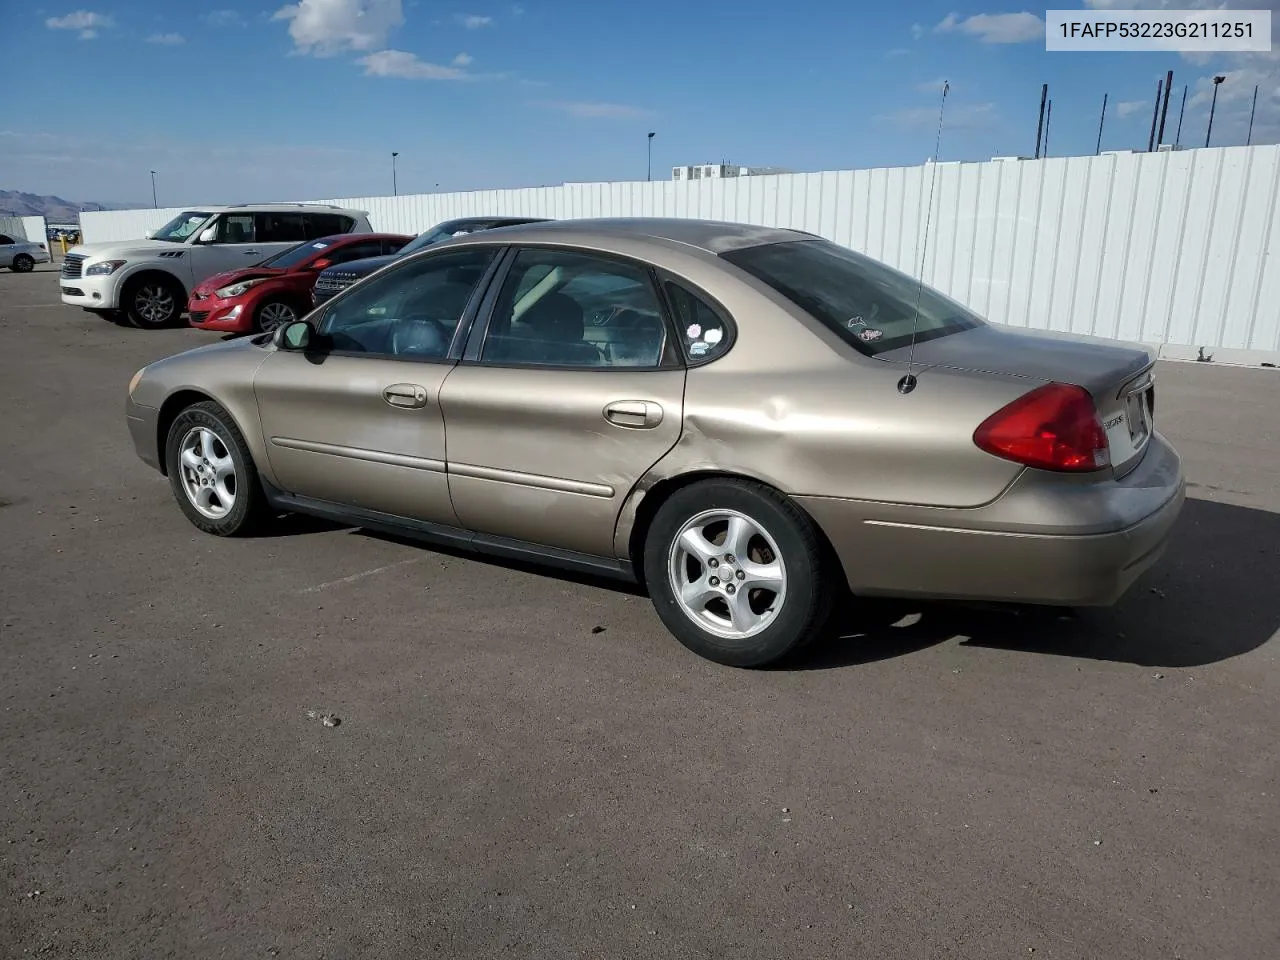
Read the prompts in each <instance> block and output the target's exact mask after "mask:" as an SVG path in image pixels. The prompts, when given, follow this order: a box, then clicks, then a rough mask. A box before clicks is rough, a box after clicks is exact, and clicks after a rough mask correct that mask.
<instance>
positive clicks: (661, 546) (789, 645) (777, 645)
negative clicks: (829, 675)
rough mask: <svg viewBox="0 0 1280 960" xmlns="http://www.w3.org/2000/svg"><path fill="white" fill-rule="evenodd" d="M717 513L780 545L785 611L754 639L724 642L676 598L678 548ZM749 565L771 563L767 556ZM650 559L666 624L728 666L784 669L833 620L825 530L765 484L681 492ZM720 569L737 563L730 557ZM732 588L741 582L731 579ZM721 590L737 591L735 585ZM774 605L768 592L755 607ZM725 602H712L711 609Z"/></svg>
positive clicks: (721, 483)
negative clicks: (735, 517) (697, 522)
mask: <svg viewBox="0 0 1280 960" xmlns="http://www.w3.org/2000/svg"><path fill="white" fill-rule="evenodd" d="M710 511H732V512H733V513H737V514H740V515H741V516H743V517H745V518H747V519H748V520H750V522H751V523H752V524H754V525H755V526H756V527H757V528H759V529H760V530H763V531H765V532H766V533H767V535H768V537H770V538H772V540H773V542H774V544H776V546H777V551H778V553H779V554H780V558H779V559H780V560H781V564H782V567H783V571H784V579H785V593H784V594H783V601H782V607H781V609H780V610H776V611H774V612H773V613H772V615H771V619H770V620H769V621H768V623H767V625H766V626H764V627H763V629H761V630H759V632H757V633H754V634H753V635H751V636H746V637H740V638H726V637H723V636H719V635H717V634H716V633H715V632H713V631H712V630H711V629H708V628H706V627H704V626H703V625H701V624H700V623H699V622H695V620H694V618H693V615H691V614H689V613H686V612H685V607H684V606H683V605H682V603H681V602H680V600H679V599H678V598H677V596H676V589H675V587H674V585H673V583H672V574H671V564H672V555H673V550H674V546H675V541H676V539H677V537H678V536H679V535H680V532H681V530H682V529H683V528H684V526H685V524H686V523H688V522H691V521H693V520H694V519H695V518H697V517H698V516H699V515H701V514H704V513H707V512H710ZM708 529H710V528H708ZM752 543H753V544H755V546H753V547H752V548H751V550H752V551H759V550H760V549H761V548H763V547H767V544H766V543H765V541H764V538H762V537H757V538H755V539H753V541H752ZM749 559H751V560H753V561H756V562H761V563H767V562H770V561H769V559H768V557H767V555H765V554H758V555H753V556H751V557H749ZM643 560H644V573H645V583H646V584H647V586H648V589H649V596H650V597H651V598H652V600H653V605H654V608H655V609H656V610H657V612H658V616H659V617H660V618H661V619H662V622H663V624H665V625H666V627H667V629H668V630H670V631H671V632H672V633H673V634H674V635H675V637H676V639H677V640H679V641H680V642H681V643H683V644H684V645H685V646H686V647H688V648H689V649H690V650H692V651H693V652H694V653H696V654H698V655H699V656H702V657H705V658H707V659H708V660H713V661H715V662H716V663H722V664H725V665H726V666H731V667H764V666H769V665H770V664H774V663H778V662H779V661H781V660H783V659H785V658H786V657H787V656H789V655H791V654H794V653H795V652H797V651H798V650H800V649H801V648H802V647H803V646H805V645H806V644H807V643H808V642H809V641H811V640H813V639H814V638H815V637H817V636H818V635H819V634H820V633H821V632H822V629H823V627H824V626H825V625H826V623H827V620H828V618H829V617H830V615H831V607H832V598H833V596H834V595H835V590H834V589H832V584H831V583H830V582H829V579H830V578H831V576H832V573H833V565H832V564H831V563H830V561H829V559H828V552H827V550H826V549H825V546H824V543H823V540H822V538H821V536H820V534H819V533H818V530H817V529H816V527H815V526H814V524H813V521H812V520H810V519H809V517H808V516H807V515H806V514H805V513H804V512H803V511H802V510H800V508H799V507H797V506H796V505H795V504H794V503H792V502H791V501H790V500H789V499H788V498H787V497H785V496H783V495H782V494H780V493H779V492H778V491H776V490H774V489H773V488H772V487H768V486H765V485H764V484H761V483H755V482H752V481H746V480H731V479H724V480H707V481H703V482H700V483H695V484H693V485H691V486H688V487H684V488H683V489H681V490H677V491H676V492H675V493H674V494H672V495H671V497H670V498H669V499H668V500H667V501H666V502H664V503H663V504H662V506H660V507H659V508H658V512H657V514H656V515H655V516H654V519H653V523H652V524H651V525H650V527H649V531H648V534H647V536H646V537H645V544H644V558H643ZM717 562H719V563H721V564H729V561H728V557H727V556H726V557H725V558H723V559H722V560H719V561H717ZM736 562H737V561H736V560H735V561H734V563H736ZM678 566H679V568H680V570H681V571H685V570H687V568H686V567H684V566H683V564H680V565H678ZM730 566H732V564H730ZM719 569H721V570H725V569H729V567H725V566H722V567H720V568H719ZM734 569H736V567H734ZM708 570H709V568H708ZM724 582H725V583H729V582H734V581H730V580H729V579H728V578H725V580H724ZM721 589H722V590H728V591H729V592H731V593H732V592H733V591H732V590H731V589H730V587H728V586H722V587H721ZM777 596H778V594H777V593H774V594H773V595H772V599H773V601H776V600H777ZM769 600H770V594H769V592H768V591H763V592H761V591H756V596H755V597H753V598H750V599H748V603H750V604H752V606H753V608H754V606H756V605H757V603H759V604H760V605H761V606H762V607H764V608H765V609H772V608H771V607H769V606H768V604H769ZM719 602H720V601H717V600H712V601H710V604H711V606H710V607H708V609H711V608H712V607H714V606H715V605H716V604H717V603H719ZM724 609H726V610H727V607H725V608H724Z"/></svg>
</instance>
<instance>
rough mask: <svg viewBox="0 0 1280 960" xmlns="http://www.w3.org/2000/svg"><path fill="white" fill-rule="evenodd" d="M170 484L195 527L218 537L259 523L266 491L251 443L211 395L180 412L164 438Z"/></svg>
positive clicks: (249, 529) (245, 530)
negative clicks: (259, 475) (208, 398)
mask: <svg viewBox="0 0 1280 960" xmlns="http://www.w3.org/2000/svg"><path fill="white" fill-rule="evenodd" d="M165 464H166V467H167V470H168V474H169V486H170V487H171V488H172V490H173V496H174V498H175V499H176V500H177V501H178V506H179V507H181V508H182V512H183V513H185V514H186V515H187V519H188V520H190V521H191V522H192V523H193V524H195V526H196V527H198V528H199V529H201V530H203V531H204V532H205V533H212V534H214V535H215V536H219V537H235V536H244V535H246V534H249V533H252V532H253V531H254V529H255V528H256V527H258V526H259V525H260V524H261V522H262V519H263V516H264V514H265V512H266V495H265V494H264V493H263V492H262V485H261V484H260V483H259V481H258V471H257V468H256V467H255V466H254V463H253V457H252V455H251V454H250V453H249V447H248V445H247V444H246V443H245V441H244V435H243V434H242V433H241V432H240V430H239V428H238V427H237V426H236V425H235V422H234V421H233V420H232V419H231V417H230V415H229V414H228V413H227V412H226V411H225V410H223V409H222V407H221V406H219V405H218V404H216V403H214V402H213V401H211V400H206V401H204V402H202V403H196V404H192V405H191V406H189V407H187V408H186V409H185V410H183V411H182V412H181V413H180V414H178V416H177V418H176V419H175V420H174V421H173V424H172V425H171V426H170V427H169V433H168V436H167V437H166V438H165Z"/></svg>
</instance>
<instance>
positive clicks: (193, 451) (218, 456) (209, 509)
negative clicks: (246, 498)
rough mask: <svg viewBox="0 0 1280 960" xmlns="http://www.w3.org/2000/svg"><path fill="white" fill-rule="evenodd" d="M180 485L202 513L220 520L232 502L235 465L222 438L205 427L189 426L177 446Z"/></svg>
mask: <svg viewBox="0 0 1280 960" xmlns="http://www.w3.org/2000/svg"><path fill="white" fill-rule="evenodd" d="M178 464H179V468H180V469H181V470H182V489H183V491H184V492H185V493H186V495H187V499H188V500H190V501H191V505H192V506H193V507H195V508H196V509H197V510H198V511H200V514H201V515H202V516H205V517H208V518H209V519H210V520H221V519H222V518H223V517H225V516H226V515H227V514H228V513H230V512H231V509H232V507H234V506H235V503H236V466H235V461H234V460H233V459H232V457H231V451H230V450H229V449H228V448H227V445H226V444H225V443H223V442H222V438H221V437H219V436H218V435H217V434H216V433H214V432H213V431H212V430H210V429H209V428H208V427H192V428H191V429H190V430H188V431H187V432H186V433H185V434H184V435H183V437H182V443H181V444H180V445H179V447H178Z"/></svg>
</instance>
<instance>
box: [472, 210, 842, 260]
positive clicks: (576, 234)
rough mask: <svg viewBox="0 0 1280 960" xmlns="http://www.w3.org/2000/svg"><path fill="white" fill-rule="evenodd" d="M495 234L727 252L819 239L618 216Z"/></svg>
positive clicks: (781, 230)
mask: <svg viewBox="0 0 1280 960" xmlns="http://www.w3.org/2000/svg"><path fill="white" fill-rule="evenodd" d="M495 233H500V234H501V235H502V236H503V237H504V238H510V239H511V240H512V241H515V240H516V238H519V239H520V240H521V241H525V242H531V243H532V242H538V241H543V242H548V243H572V244H584V245H586V246H591V244H592V243H593V241H596V240H610V239H618V238H620V237H626V238H631V239H641V240H643V239H654V240H669V241H673V242H675V243H682V244H686V245H688V246H691V247H697V248H699V249H701V250H706V251H707V252H709V253H725V252H727V251H729V250H741V249H744V248H746V247H758V246H762V245H764V244H768V243H786V242H788V241H794V240H814V239H818V238H816V237H815V236H814V235H813V234H811V233H806V232H804V231H802V230H791V229H789V228H786V227H761V226H753V225H751V224H746V223H728V222H725V221H720V220H686V219H682V218H677V217H618V218H605V219H585V220H546V221H542V222H539V223H525V224H520V225H518V226H510V227H499V228H497V230H496V231H495Z"/></svg>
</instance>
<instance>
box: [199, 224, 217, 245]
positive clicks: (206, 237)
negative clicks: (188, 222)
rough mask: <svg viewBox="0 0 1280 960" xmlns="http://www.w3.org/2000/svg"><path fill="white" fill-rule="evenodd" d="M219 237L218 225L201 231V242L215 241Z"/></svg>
mask: <svg viewBox="0 0 1280 960" xmlns="http://www.w3.org/2000/svg"><path fill="white" fill-rule="evenodd" d="M217 239H218V228H217V227H210V228H209V229H208V230H204V231H201V233H200V242H201V243H213V241H215V240H217Z"/></svg>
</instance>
